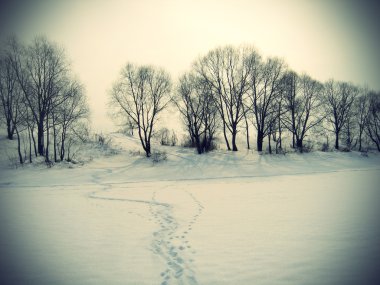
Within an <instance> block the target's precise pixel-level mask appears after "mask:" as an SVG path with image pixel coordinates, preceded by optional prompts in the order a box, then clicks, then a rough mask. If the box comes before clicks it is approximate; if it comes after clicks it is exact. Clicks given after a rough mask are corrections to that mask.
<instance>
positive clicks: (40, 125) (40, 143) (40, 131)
mask: <svg viewBox="0 0 380 285" xmlns="http://www.w3.org/2000/svg"><path fill="white" fill-rule="evenodd" d="M37 145H38V154H39V155H42V156H43V155H44V120H40V121H39V122H38V126H37Z"/></svg>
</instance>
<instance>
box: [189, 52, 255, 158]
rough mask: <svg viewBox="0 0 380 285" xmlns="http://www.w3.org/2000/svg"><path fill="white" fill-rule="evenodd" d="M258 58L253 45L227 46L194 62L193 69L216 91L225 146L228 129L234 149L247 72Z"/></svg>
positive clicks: (249, 71)
mask: <svg viewBox="0 0 380 285" xmlns="http://www.w3.org/2000/svg"><path fill="white" fill-rule="evenodd" d="M259 58H260V57H259V55H258V54H257V52H256V51H255V50H254V49H253V48H250V47H241V48H238V49H237V48H234V47H231V46H226V47H224V48H217V49H215V50H212V51H210V52H209V53H208V54H207V55H206V56H204V57H202V58H200V59H199V60H198V61H196V62H195V64H194V69H195V71H196V73H197V74H198V75H199V76H200V77H201V78H203V80H204V81H205V82H207V84H209V85H210V86H211V87H212V92H213V94H215V95H216V101H217V106H218V110H219V113H220V117H221V119H222V123H223V135H224V139H225V141H226V145H227V149H228V150H231V147H230V141H229V139H228V136H227V131H228V132H229V134H230V136H231V145H232V150H233V151H237V146H236V135H237V133H238V125H239V123H240V121H241V120H242V119H243V117H244V107H243V96H245V94H246V92H247V90H248V88H249V85H248V81H249V75H250V74H251V72H252V69H253V68H254V65H255V64H256V62H257V61H258V60H259Z"/></svg>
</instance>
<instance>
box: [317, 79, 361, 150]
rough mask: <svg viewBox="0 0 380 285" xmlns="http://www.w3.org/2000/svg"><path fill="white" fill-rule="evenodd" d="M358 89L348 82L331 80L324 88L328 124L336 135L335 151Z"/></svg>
mask: <svg viewBox="0 0 380 285" xmlns="http://www.w3.org/2000/svg"><path fill="white" fill-rule="evenodd" d="M357 94H358V89H357V88H356V87H355V86H353V85H352V84H349V83H346V82H335V81H334V80H329V81H328V82H326V83H325V88H324V95H325V98H324V101H325V102H324V103H325V104H324V107H325V110H326V118H327V121H328V123H329V124H330V125H331V126H332V127H333V132H334V134H335V149H339V136H340V133H341V131H342V129H343V127H344V126H345V124H346V123H347V121H348V119H349V116H350V111H351V108H352V106H353V103H354V101H355V98H356V96H357Z"/></svg>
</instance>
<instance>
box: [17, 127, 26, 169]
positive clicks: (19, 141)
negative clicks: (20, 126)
mask: <svg viewBox="0 0 380 285" xmlns="http://www.w3.org/2000/svg"><path fill="white" fill-rule="evenodd" d="M16 134H17V152H18V158H19V161H20V164H23V163H24V160H23V158H22V153H21V140H20V134H19V132H18V130H17V127H16Z"/></svg>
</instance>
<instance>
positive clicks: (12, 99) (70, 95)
mask: <svg viewBox="0 0 380 285" xmlns="http://www.w3.org/2000/svg"><path fill="white" fill-rule="evenodd" d="M0 100H1V110H2V112H1V113H2V115H3V116H2V117H3V119H4V122H5V124H6V128H7V137H8V139H10V140H13V139H14V138H15V137H16V138H17V142H18V160H19V162H20V163H21V164H22V163H24V162H25V161H26V160H29V162H32V161H33V157H38V156H42V157H44V158H45V161H46V162H47V163H51V162H53V161H54V162H57V161H62V160H64V159H67V160H70V146H71V144H72V141H73V137H74V136H75V133H78V132H79V130H81V129H83V126H82V124H83V120H85V119H86V118H87V116H88V114H89V109H88V105H87V102H86V97H85V94H84V87H83V85H82V84H81V83H80V82H79V81H78V80H77V79H76V78H75V77H74V75H73V74H72V72H71V69H70V65H69V63H68V60H67V58H66V55H65V52H64V50H63V49H62V48H61V47H59V46H58V45H57V44H55V43H53V42H50V41H49V40H48V39H46V38H45V37H36V38H35V39H34V40H33V41H32V42H30V43H29V44H23V43H21V42H20V41H18V39H17V38H16V37H14V36H12V37H9V38H8V39H7V40H6V41H5V42H4V43H2V49H1V51H0Z"/></svg>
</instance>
